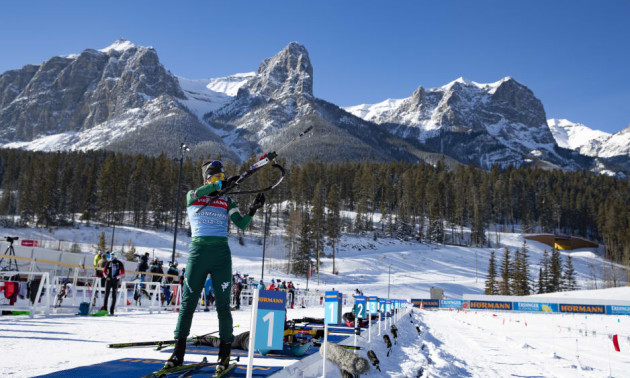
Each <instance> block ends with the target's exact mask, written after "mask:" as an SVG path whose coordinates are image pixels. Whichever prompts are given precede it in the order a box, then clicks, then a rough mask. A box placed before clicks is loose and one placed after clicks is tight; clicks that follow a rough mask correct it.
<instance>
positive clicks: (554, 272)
mask: <svg viewBox="0 0 630 378" xmlns="http://www.w3.org/2000/svg"><path fill="white" fill-rule="evenodd" d="M549 268H550V270H549V282H548V285H549V286H548V288H547V292H548V293H553V292H556V291H560V290H561V289H562V286H561V283H562V261H561V260H560V251H558V250H557V249H556V248H554V249H552V250H551V260H550V265H549Z"/></svg>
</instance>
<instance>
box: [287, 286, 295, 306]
mask: <svg viewBox="0 0 630 378" xmlns="http://www.w3.org/2000/svg"><path fill="white" fill-rule="evenodd" d="M287 291H288V292H289V296H290V298H291V308H293V304H294V303H295V287H294V286H293V281H289V283H288V284H287Z"/></svg>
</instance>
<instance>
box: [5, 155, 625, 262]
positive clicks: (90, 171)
mask: <svg viewBox="0 0 630 378" xmlns="http://www.w3.org/2000/svg"><path fill="white" fill-rule="evenodd" d="M176 156H177V151H173V153H172V154H169V155H166V154H162V155H159V156H157V157H148V156H143V155H137V154H135V155H134V154H122V153H113V152H106V151H93V152H53V153H44V152H31V151H23V150H13V149H11V150H0V182H1V189H2V190H3V192H2V196H1V197H0V213H1V214H19V215H20V221H21V222H24V223H26V222H28V223H29V224H34V225H37V226H42V227H50V226H53V225H70V224H73V223H74V222H75V221H77V219H76V217H77V216H80V219H81V220H82V221H87V222H90V221H94V220H98V221H101V222H107V223H110V224H111V223H112V222H116V223H120V222H124V223H126V224H131V225H134V226H137V227H147V226H150V227H156V228H164V229H169V228H172V227H173V223H174V220H175V215H174V214H175V206H176V203H175V202H176V201H175V197H176V192H177V182H178V173H179V164H180V161H179V160H178V159H174V157H176ZM212 158H220V156H212ZM252 161H254V157H253V156H252V157H251V158H250V159H248V161H246V162H245V163H244V164H242V165H235V164H230V163H229V162H226V170H227V173H226V175H227V176H229V175H231V174H236V173H239V172H242V171H243V170H245V168H246V167H247V166H248V165H249V164H251V163H252ZM201 163H202V160H201V159H200V160H198V161H192V160H190V159H184V160H183V164H182V191H181V194H180V197H179V201H177V203H178V205H179V206H180V209H181V211H185V205H186V204H185V193H186V191H188V190H190V189H194V188H196V187H198V186H200V185H201V174H200V166H201ZM280 163H281V164H282V162H280ZM277 177H278V175H277V170H274V169H271V168H269V167H265V168H264V169H261V171H260V172H258V173H256V174H255V175H253V176H252V178H251V179H250V180H248V181H247V187H248V188H257V187H263V186H267V185H269V184H270V183H271V182H274V181H275V180H276V179H277ZM333 187H334V191H333V193H332V194H333V195H332V196H331V189H332V188H333ZM267 197H268V204H269V205H268V208H269V209H270V210H271V211H275V212H276V213H275V214H274V217H276V219H278V218H279V217H280V216H282V217H283V218H284V219H285V220H286V219H289V218H291V217H292V214H286V213H285V214H281V213H279V211H278V210H277V209H278V208H279V206H274V205H275V204H279V203H281V202H283V201H287V200H288V201H291V202H292V203H294V204H295V208H294V210H293V211H291V212H290V213H293V212H295V211H297V212H299V214H300V216H301V217H302V218H304V217H306V214H307V213H309V218H310V217H312V216H313V214H317V213H320V212H322V213H323V207H324V206H326V205H328V207H330V206H331V205H332V206H334V205H336V206H338V209H339V210H352V211H356V212H357V217H356V219H355V220H354V221H352V222H349V221H347V220H346V221H343V219H342V220H341V221H339V222H336V221H335V222H332V224H335V225H336V226H335V227H338V228H339V230H342V229H343V230H344V231H346V232H356V233H363V232H371V231H375V232H376V233H377V234H379V235H383V236H399V237H400V236H402V237H407V238H416V239H419V240H423V241H430V242H438V243H442V242H448V243H460V244H461V243H469V244H473V245H487V244H488V243H489V242H490V240H488V238H490V235H491V234H490V233H489V232H488V231H503V230H506V231H512V230H514V227H515V226H516V225H520V227H521V230H522V231H523V232H559V233H564V234H578V235H582V236H585V237H587V238H590V239H594V240H598V241H600V242H602V243H603V244H604V245H605V246H606V250H607V254H608V257H609V258H611V259H613V260H614V261H617V262H621V263H624V264H627V265H630V185H629V180H628V179H616V178H612V177H608V176H605V175H596V174H592V173H590V172H585V171H582V172H568V171H560V170H554V171H547V170H542V169H536V168H531V167H523V168H508V169H505V170H501V169H499V168H493V169H491V170H490V171H484V170H481V169H478V168H474V167H472V166H458V167H457V168H456V169H454V170H447V169H446V168H445V165H444V164H442V163H438V164H437V165H435V166H433V165H429V164H425V163H418V164H411V163H403V162H388V163H376V162H363V163H350V162H348V163H341V164H329V163H326V162H321V161H308V162H306V163H304V164H301V165H299V166H291V167H287V177H286V178H285V182H283V183H282V184H281V185H280V186H279V187H278V188H277V189H276V190H274V191H273V192H269V193H268V196H267ZM331 197H332V198H331ZM252 198H253V196H251V195H249V196H235V199H236V200H237V202H238V203H239V204H240V205H241V208H242V209H243V210H245V209H247V206H248V205H249V203H250V202H251V200H252ZM322 199H323V200H322ZM330 201H333V202H336V203H331V202H330ZM336 206H335V207H336ZM315 207H317V208H315ZM306 209H309V211H308V212H307V211H304V210H306ZM181 211H180V214H181V215H182V216H180V227H183V226H184V225H185V221H184V219H185V213H183V212H181ZM376 212H378V213H381V214H382V215H383V219H382V220H381V222H380V226H379V227H378V229H376V230H375V226H374V222H373V215H374V214H375V213H376ZM123 215H125V216H124V219H123ZM289 215H291V216H289ZM329 215H330V216H335V215H334V214H332V215H331V213H330V211H329V212H326V213H325V214H324V215H323V219H320V218H318V217H316V218H317V219H318V222H319V223H320V224H323V225H325V224H326V222H325V220H326V216H329ZM300 223H301V222H300ZM418 225H419V227H418ZM314 226H315V225H314ZM322 227H323V226H322ZM328 227H330V226H328ZM463 227H470V229H471V233H470V235H469V237H468V236H467V235H465V234H464V230H463ZM328 234H330V231H326V235H328ZM333 234H334V233H333ZM318 248H319V247H318ZM322 248H323V247H322Z"/></svg>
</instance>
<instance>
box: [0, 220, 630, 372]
mask: <svg viewBox="0 0 630 378" xmlns="http://www.w3.org/2000/svg"><path fill="white" fill-rule="evenodd" d="M378 219H379V217H378V214H377V217H376V218H375V220H376V221H378ZM274 224H275V223H272V229H271V235H270V237H269V238H267V243H268V244H267V257H266V260H265V268H266V270H265V281H269V280H270V279H271V278H275V279H281V280H292V281H293V282H294V283H296V284H297V286H298V288H300V289H304V288H305V287H306V277H296V276H294V275H289V274H287V273H286V271H285V269H284V268H285V265H284V264H283V261H282V260H283V258H284V253H285V250H284V248H285V247H284V242H283V240H282V227H275V226H274ZM254 225H258V226H260V225H261V218H260V216H259V215H257V216H256V218H255V220H254ZM0 231H1V232H2V233H3V234H5V235H13V236H19V237H20V239H22V238H24V239H34V240H47V241H50V242H51V244H52V245H54V246H55V248H56V247H57V245H58V243H54V244H53V243H52V240H55V239H63V240H69V241H73V242H76V243H77V244H79V245H81V246H82V247H83V246H84V247H85V248H92V246H93V245H94V244H95V242H96V240H98V237H99V234H100V233H101V231H105V232H106V238H107V240H108V241H109V238H110V236H111V234H110V232H109V230H108V229H107V228H105V227H102V226H97V225H95V224H93V226H92V227H80V228H79V229H73V228H58V229H54V230H52V232H50V231H49V230H47V229H28V228H20V229H0ZM260 234H261V233H260V227H259V228H258V229H255V230H253V232H251V233H250V236H248V237H246V238H245V245H244V246H241V245H239V243H238V241H237V239H236V238H235V237H231V238H230V241H229V243H230V247H231V249H232V254H233V269H234V270H235V271H239V272H241V273H248V274H250V275H253V276H255V277H259V276H260V273H261V271H260V269H261V263H262V260H261V256H262V245H260V244H259V241H260ZM493 236H494V235H493ZM498 237H499V238H500V240H501V244H500V245H497V246H496V247H495V248H493V249H491V248H467V247H458V246H444V245H430V244H420V243H415V242H414V243H408V242H401V241H397V240H393V239H379V240H377V241H374V240H373V238H371V237H363V238H360V237H354V236H348V235H344V236H343V238H342V239H341V242H340V244H339V250H338V255H337V261H336V268H337V269H338V270H339V274H332V272H331V270H332V261H331V259H330V258H328V257H327V258H324V260H323V265H322V267H321V270H320V274H319V276H318V274H317V272H316V271H314V272H313V273H314V274H313V277H311V279H310V281H309V289H310V290H311V291H316V290H320V291H323V290H330V289H332V288H335V289H337V290H340V291H342V292H343V293H345V295H346V296H349V294H350V293H351V292H352V291H353V290H354V289H355V288H360V289H361V290H363V291H364V294H366V295H377V296H380V297H387V296H388V294H390V295H391V297H393V298H407V299H409V298H427V297H429V289H430V288H431V287H434V286H437V287H441V288H443V289H444V290H445V294H446V295H447V297H448V298H460V297H461V295H462V294H464V293H470V294H479V293H481V292H482V291H483V286H484V283H483V281H484V279H485V272H486V270H487V261H488V256H489V253H490V251H491V250H495V251H496V250H500V249H501V248H503V247H505V246H507V247H508V248H510V250H513V249H514V248H517V247H521V246H522V242H523V239H522V238H521V236H520V235H518V234H509V233H502V234H499V235H498ZM128 240H132V241H133V244H134V246H135V247H136V248H137V253H144V252H145V251H148V252H149V253H155V256H156V257H159V258H161V259H164V260H168V259H169V258H170V254H171V247H172V234H171V233H168V232H162V231H154V230H142V229H135V228H131V227H116V233H115V239H114V244H115V245H120V244H123V243H126V242H127V241H128ZM178 241H179V242H178V244H177V252H178V253H179V254H180V256H179V257H178V258H177V259H178V260H179V262H180V267H181V266H182V265H183V264H184V263H185V262H186V260H187V245H188V242H189V238H187V237H186V235H180V236H179V237H178ZM528 247H529V252H530V274H532V275H533V274H534V273H537V271H538V262H539V260H540V257H541V254H542V251H543V250H544V249H545V248H546V247H545V246H543V245H542V244H539V243H536V242H531V241H528ZM30 250H31V248H26V247H21V246H17V248H16V252H17V254H18V255H22V254H26V255H27V256H30ZM328 252H330V251H327V253H328ZM562 254H563V257H566V255H567V254H571V255H572V256H573V262H574V267H575V269H576V273H577V277H578V282H579V284H580V285H581V287H582V288H587V287H591V286H592V285H593V284H594V281H593V280H592V277H593V275H595V276H596V279H597V281H599V285H601V281H600V280H601V277H602V272H601V269H602V266H607V265H608V264H606V265H603V264H602V260H601V259H600V258H599V257H598V256H597V255H596V254H595V253H593V252H592V251H589V250H581V251H572V252H571V251H569V252H562ZM88 256H89V257H90V258H91V257H92V256H93V254H92V253H89V255H88ZM21 263H22V262H21ZM27 265H28V264H27ZM40 268H41V267H40ZM126 268H127V269H134V268H135V264H133V263H128V264H127V266H126ZM390 268H391V274H390ZM476 268H477V269H476ZM617 273H619V271H618V272H617ZM476 276H478V278H477V277H476ZM127 278H132V277H127ZM532 278H533V277H532ZM621 279H623V278H621ZM561 295H563V296H571V297H574V298H595V297H596V298H599V299H619V298H620V297H621V298H628V297H629V296H630V288H628V287H624V288H615V289H609V290H597V291H593V290H589V291H576V292H572V293H570V294H569V293H562V294H561ZM554 296H557V295H554ZM99 301H100V299H99ZM99 303H100V302H99ZM351 303H352V302H351V301H350V302H348V304H347V306H344V308H343V311H344V312H345V311H350V310H351V307H350V305H351ZM323 311H324V309H323V307H321V306H315V307H309V308H297V306H296V308H295V309H289V310H288V311H287V317H288V318H289V319H296V318H302V317H305V316H309V317H323V316H324V313H323ZM177 315H178V314H177V313H176V312H170V311H168V312H167V311H162V313H160V314H158V313H156V312H154V313H153V314H148V313H146V312H145V313H138V312H126V311H125V310H124V305H123V304H121V305H120V306H119V307H118V308H117V316H116V317H105V318H92V317H76V316H74V315H71V316H68V315H67V314H66V315H52V316H51V317H49V318H42V317H39V316H38V317H36V318H35V319H29V318H27V317H5V316H2V317H0V323H2V328H3V334H2V338H1V339H2V342H3V344H2V345H3V347H5V348H6V350H10V351H11V352H12V353H3V354H1V355H0V375H2V376H7V375H15V376H35V375H39V374H46V373H51V372H54V371H58V370H63V369H69V368H73V367H78V366H85V365H90V364H97V363H101V362H105V361H111V360H116V359H119V358H137V359H162V360H163V359H166V358H167V357H168V353H161V352H157V351H154V350H153V349H152V348H129V349H111V348H107V347H106V344H108V343H114V342H124V341H144V340H156V339H159V340H161V339H170V338H171V337H172V333H171V332H172V330H173V328H174V327H175V324H176V322H177ZM232 316H233V318H234V324H235V326H236V328H235V330H234V332H235V333H236V334H238V333H241V332H245V331H248V330H249V324H250V311H249V307H247V306H244V307H243V309H241V310H240V311H234V312H232ZM628 321H629V320H628V317H627V316H599V315H588V316H584V314H575V315H573V314H537V313H505V312H496V311H466V312H464V311H461V312H459V311H440V312H434V311H419V310H416V311H415V312H414V313H413V314H412V316H410V317H409V316H405V317H404V319H401V320H400V322H399V323H398V329H399V332H398V338H397V340H396V341H397V343H396V345H394V348H393V353H392V354H391V355H390V356H389V357H388V356H387V355H386V353H387V350H386V348H385V346H384V345H383V343H382V334H381V335H379V334H378V333H377V331H378V329H376V328H375V329H374V330H373V332H374V333H373V334H372V337H371V338H372V342H371V343H368V341H367V335H366V334H365V333H363V334H362V337H358V345H360V346H362V347H364V350H362V351H359V352H358V353H360V354H361V355H362V356H365V350H367V349H373V350H374V351H375V352H376V354H377V356H378V358H379V359H380V361H381V364H380V367H381V370H382V372H378V371H376V370H375V369H372V370H371V371H370V372H369V373H368V374H366V376H368V377H380V376H391V377H409V376H417V375H418V374H419V372H420V370H421V369H422V371H423V374H422V376H423V377H424V376H435V377H438V376H439V377H460V376H472V377H503V376H506V375H528V376H589V377H591V376H593V377H605V376H608V374H609V370H610V371H611V372H612V375H613V376H624V374H625V372H627V371H628V370H629V369H630V361H629V360H628V359H627V358H626V355H625V354H624V353H627V352H626V351H627V350H629V349H630V339H627V338H628V337H630V334H628V331H627V330H628ZM97 323H98V324H97ZM416 326H418V328H419V329H420V330H421V333H418V332H417V331H416V328H415V327H416ZM217 328H218V322H217V317H216V313H215V312H214V311H213V310H212V311H211V312H209V313H204V312H198V313H196V314H195V317H194V320H193V323H192V329H191V334H193V335H200V334H206V333H208V332H212V331H215V330H216V329H217ZM95 330H96V331H95ZM102 330H107V331H106V332H105V331H102ZM101 331H102V332H101ZM381 332H384V333H388V334H389V333H390V332H389V328H388V327H386V328H384V329H383V330H382V331H381ZM610 334H619V337H620V343H621V348H622V349H621V350H622V353H618V352H614V350H613V349H612V343H611V342H610V340H609V335H610ZM60 342H63V348H60V347H59V346H60V344H59V343H60ZM348 343H352V339H350V340H349V341H348ZM202 357H203V356H202V355H198V354H190V353H189V354H187V355H186V360H189V361H199V360H200V359H201V358H202ZM293 362H294V361H293V360H290V359H265V360H259V359H257V360H256V362H255V364H263V365H268V366H287V365H290V364H292V363H293ZM246 363H247V360H246V359H243V358H242V359H241V364H246ZM321 365H322V364H321V360H320V362H319V363H317V364H316V366H321ZM103 374H104V373H103ZM337 374H338V369H337V367H335V366H334V365H332V364H328V368H327V375H329V376H336V375H337ZM302 375H303V376H305V377H316V376H321V372H313V371H305V372H302Z"/></svg>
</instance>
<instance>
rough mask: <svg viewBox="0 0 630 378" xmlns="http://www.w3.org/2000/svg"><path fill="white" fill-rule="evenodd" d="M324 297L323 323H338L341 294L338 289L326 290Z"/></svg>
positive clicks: (339, 319)
mask: <svg viewBox="0 0 630 378" xmlns="http://www.w3.org/2000/svg"><path fill="white" fill-rule="evenodd" d="M324 298H325V300H324V323H325V324H339V323H340V322H341V303H342V298H343V294H342V293H340V292H338V291H327V292H326V294H325V297H324Z"/></svg>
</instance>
